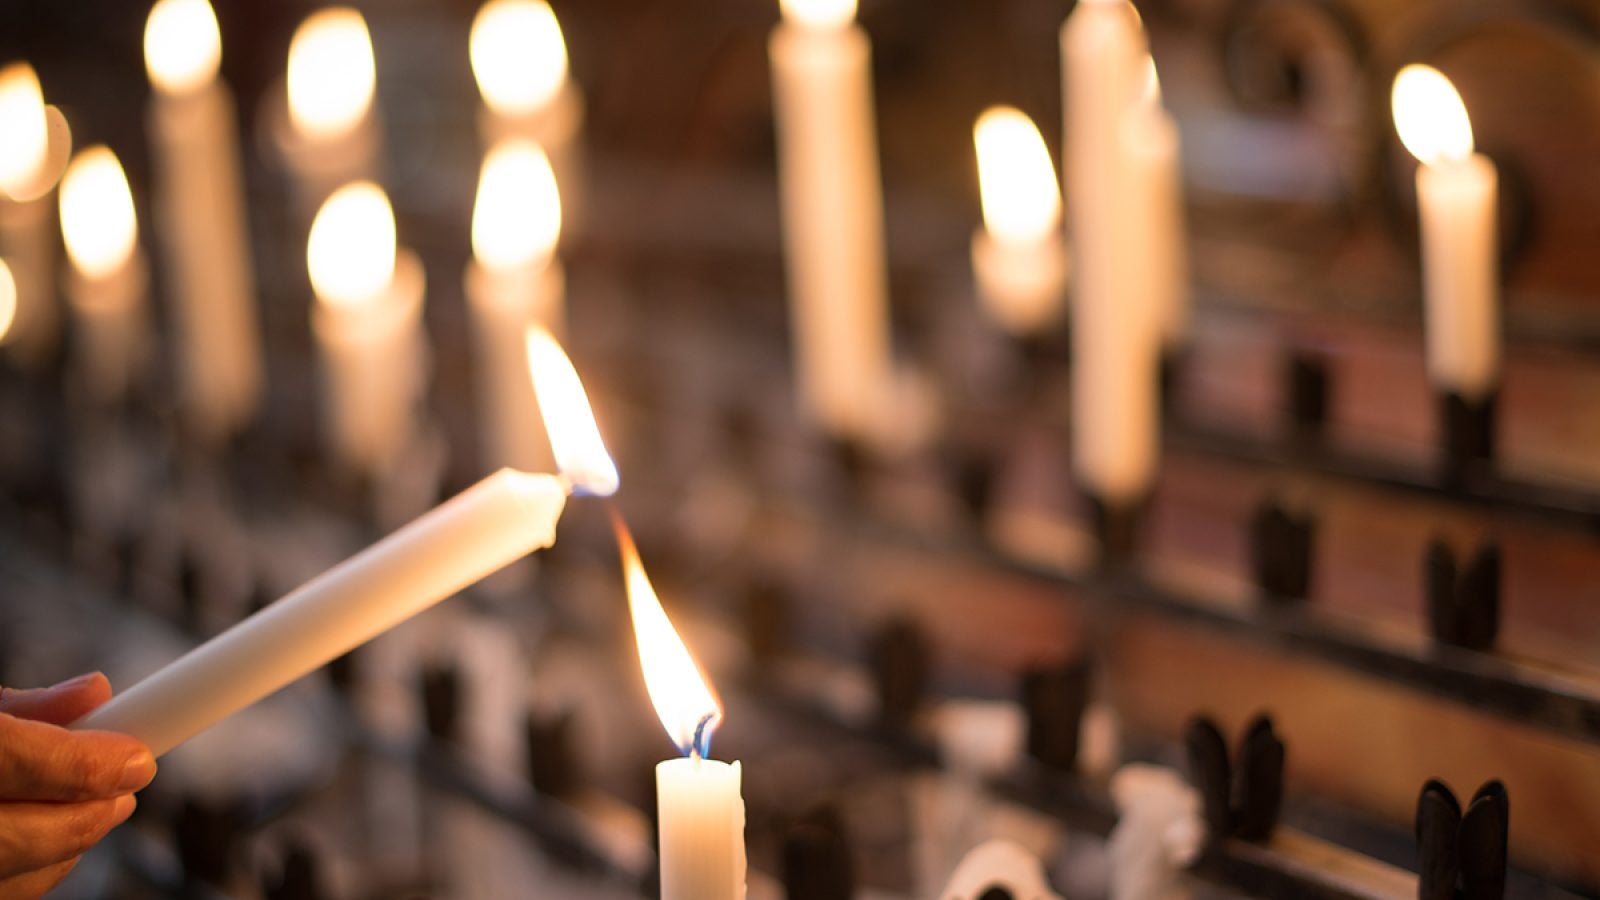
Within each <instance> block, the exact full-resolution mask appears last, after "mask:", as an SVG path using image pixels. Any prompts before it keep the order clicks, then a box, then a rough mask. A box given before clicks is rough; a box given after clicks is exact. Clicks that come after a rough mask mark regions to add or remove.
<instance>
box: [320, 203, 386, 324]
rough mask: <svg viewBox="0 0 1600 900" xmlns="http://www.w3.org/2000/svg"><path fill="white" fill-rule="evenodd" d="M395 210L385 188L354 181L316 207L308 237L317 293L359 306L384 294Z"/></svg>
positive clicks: (332, 302) (336, 302)
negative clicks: (317, 208)
mask: <svg viewBox="0 0 1600 900" xmlns="http://www.w3.org/2000/svg"><path fill="white" fill-rule="evenodd" d="M394 257H395V231H394V210H393V208H391V207H390V206H389V198H388V197H387V196H386V195H385V194H384V193H383V188H380V187H378V186H377V185H375V184H373V183H372V182H370V181H356V182H352V183H350V184H347V185H345V186H344V187H341V188H339V189H338V190H337V191H334V192H333V195H332V196H330V197H329V198H328V199H327V200H325V201H323V203H322V208H321V209H319V210H317V216H316V218H315V219H313V220H312V221H311V235H310V237H309V238H308V239H307V240H306V268H307V270H308V271H309V272H310V274H311V286H312V288H313V289H315V290H316V294H317V298H318V299H319V300H321V301H322V302H324V303H327V304H328V305H330V306H336V307H355V306H363V305H365V304H368V303H371V302H373V301H374V300H376V299H377V298H379V297H380V296H382V295H383V292H384V291H385V289H387V288H388V287H389V284H390V283H391V282H392V281H393V280H394Z"/></svg>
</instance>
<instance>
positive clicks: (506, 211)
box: [472, 138, 561, 271]
mask: <svg viewBox="0 0 1600 900" xmlns="http://www.w3.org/2000/svg"><path fill="white" fill-rule="evenodd" d="M560 238H561V193H560V191H559V190H558V189H557V188H556V176H555V172H554V171H552V170H551V168H550V159H549V157H547V156H545V153H544V151H543V150H541V149H539V145H538V144H535V143H534V142H532V141H529V140H526V139H522V138H512V139H509V140H506V141H502V142H500V143H499V144H496V145H495V147H494V149H493V150H490V151H489V155H488V156H486V157H484V160H483V171H482V172H481V173H480V174H479V175H478V199H477V202H476V203H475V204H474V205H473V207H472V255H473V256H474V257H476V258H477V260H478V262H480V263H482V264H483V265H484V266H486V267H487V268H489V269H494V270H500V271H504V270H508V269H516V268H518V267H520V266H525V265H528V264H530V263H534V262H537V261H539V260H544V259H549V258H550V256H551V255H552V254H554V253H555V250H556V242H557V241H558V240H560Z"/></svg>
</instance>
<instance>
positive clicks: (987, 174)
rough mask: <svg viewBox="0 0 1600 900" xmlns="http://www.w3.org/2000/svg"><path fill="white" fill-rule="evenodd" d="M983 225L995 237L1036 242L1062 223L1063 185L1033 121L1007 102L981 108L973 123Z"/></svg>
mask: <svg viewBox="0 0 1600 900" xmlns="http://www.w3.org/2000/svg"><path fill="white" fill-rule="evenodd" d="M972 139H973V143H974V145H975V146H976V147H977V152H978V191H979V195H980V197H981V199H982V202H983V221H984V226H985V227H986V228H988V229H989V231H990V233H992V234H993V235H994V236H995V237H996V238H997V239H999V240H1001V241H1008V242H1018V243H1037V242H1039V241H1042V240H1046V239H1049V238H1050V237H1051V236H1053V235H1054V234H1055V233H1056V231H1057V230H1058V229H1059V228H1060V226H1061V189H1060V187H1059V186H1058V185H1057V182H1056V171H1055V167H1054V164H1053V163H1051V161H1050V151H1049V150H1048V149H1046V148H1045V145H1044V138H1043V137H1041V136H1040V134H1039V129H1038V128H1036V127H1034V124H1033V120H1031V119H1029V118H1028V117H1027V116H1026V115H1024V114H1023V113H1022V112H1020V111H1018V110H1016V109H1013V108H1011V107H1009V106H995V107H991V108H989V109H988V110H985V111H984V113H983V115H982V116H979V117H978V123H977V125H975V126H973V129H972Z"/></svg>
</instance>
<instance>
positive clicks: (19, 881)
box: [0, 856, 78, 900]
mask: <svg viewBox="0 0 1600 900" xmlns="http://www.w3.org/2000/svg"><path fill="white" fill-rule="evenodd" d="M77 865H78V857H76V856H74V857H73V858H71V859H69V860H67V861H66V862H59V863H56V864H55V865H53V866H47V867H45V868H43V869H39V870H38V871H36V872H29V873H27V874H26V875H18V876H16V877H15V878H7V879H5V880H4V881H0V900H38V898H39V897H43V896H44V895H45V894H46V893H48V892H49V891H50V889H51V888H53V887H55V886H56V885H58V884H60V883H61V880H62V879H64V878H66V877H67V876H68V875H69V874H71V873H72V870H73V868H74V867H76V866H77Z"/></svg>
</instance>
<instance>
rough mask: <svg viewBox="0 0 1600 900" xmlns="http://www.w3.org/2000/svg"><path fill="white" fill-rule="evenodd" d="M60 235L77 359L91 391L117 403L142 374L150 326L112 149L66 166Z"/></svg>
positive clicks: (134, 227) (131, 218)
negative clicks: (66, 262)
mask: <svg viewBox="0 0 1600 900" xmlns="http://www.w3.org/2000/svg"><path fill="white" fill-rule="evenodd" d="M61 236H62V239H63V240H64V241H65V243H66V247H67V258H68V259H70V260H71V262H72V271H71V272H70V273H69V274H68V276H67V280H66V294H67V304H68V307H69V308H70V309H71V310H72V316H73V321H74V325H75V327H76V330H77V342H76V349H77V353H78V356H77V364H78V365H79V366H80V367H81V369H82V372H83V376H84V382H85V385H86V387H87V388H88V389H89V392H90V394H91V395H92V396H94V397H96V398H97V399H99V400H102V401H115V400H117V399H119V398H121V397H122V396H123V395H124V394H126V393H127V392H128V391H129V390H130V389H132V388H134V387H135V386H136V385H137V383H138V381H139V380H140V376H141V373H142V369H143V367H144V364H145V360H146V357H147V354H148V351H149V346H148V342H149V334H150V325H149V311H148V309H147V306H146V303H145V292H146V286H147V274H146V271H145V265H144V256H143V254H141V253H140V252H139V223H138V220H137V218H136V217H135V215H134V210H133V195H132V193H131V192H130V191H129V190H128V178H127V176H126V175H125V174H124V173H123V171H122V164H121V163H120V162H118V161H117V157H116V154H114V153H112V152H111V149H110V148H108V147H105V146H95V147H90V148H88V149H86V150H84V151H82V152H80V153H79V154H78V155H77V156H76V157H74V158H73V160H72V164H71V165H69V166H68V167H67V174H66V175H65V176H63V177H62V179H61Z"/></svg>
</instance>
